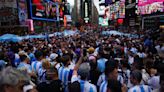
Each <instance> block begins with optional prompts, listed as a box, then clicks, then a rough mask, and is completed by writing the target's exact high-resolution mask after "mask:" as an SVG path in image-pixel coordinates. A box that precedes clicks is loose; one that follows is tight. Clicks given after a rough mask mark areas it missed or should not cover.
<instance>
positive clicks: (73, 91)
mask: <svg viewBox="0 0 164 92" xmlns="http://www.w3.org/2000/svg"><path fill="white" fill-rule="evenodd" d="M68 89H69V92H80V91H81V90H80V83H79V82H78V81H75V82H73V83H70V84H69V86H68Z"/></svg>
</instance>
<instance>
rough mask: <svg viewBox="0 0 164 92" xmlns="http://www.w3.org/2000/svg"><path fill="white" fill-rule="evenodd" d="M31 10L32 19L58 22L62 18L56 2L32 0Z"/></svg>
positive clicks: (52, 0) (54, 0)
mask: <svg viewBox="0 0 164 92" xmlns="http://www.w3.org/2000/svg"><path fill="white" fill-rule="evenodd" d="M30 10H31V12H30V13H31V17H32V19H36V20H46V21H57V15H59V16H60V14H58V13H59V8H58V4H57V3H56V0H30Z"/></svg>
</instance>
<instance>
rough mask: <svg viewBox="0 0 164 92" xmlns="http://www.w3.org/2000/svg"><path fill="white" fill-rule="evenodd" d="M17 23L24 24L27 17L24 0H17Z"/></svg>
mask: <svg viewBox="0 0 164 92" xmlns="http://www.w3.org/2000/svg"><path fill="white" fill-rule="evenodd" d="M18 14H19V23H20V24H21V25H25V23H26V19H27V2H26V0H18Z"/></svg>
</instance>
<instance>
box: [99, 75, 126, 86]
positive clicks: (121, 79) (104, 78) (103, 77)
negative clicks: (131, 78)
mask: <svg viewBox="0 0 164 92" xmlns="http://www.w3.org/2000/svg"><path fill="white" fill-rule="evenodd" d="M117 80H118V81H119V82H120V83H121V84H123V83H124V79H123V77H122V76H121V75H118V77H117ZM104 81H106V77H105V74H104V73H103V74H102V75H100V77H99V79H98V81H97V86H100V85H101V84H102V82H104Z"/></svg>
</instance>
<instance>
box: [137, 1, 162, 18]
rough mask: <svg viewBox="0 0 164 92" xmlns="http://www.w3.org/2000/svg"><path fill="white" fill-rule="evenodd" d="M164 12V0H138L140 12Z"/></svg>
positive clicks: (142, 13)
mask: <svg viewBox="0 0 164 92" xmlns="http://www.w3.org/2000/svg"><path fill="white" fill-rule="evenodd" d="M156 12H164V0H138V12H137V13H138V14H141V15H144V14H152V13H156Z"/></svg>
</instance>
